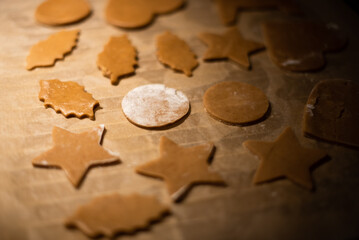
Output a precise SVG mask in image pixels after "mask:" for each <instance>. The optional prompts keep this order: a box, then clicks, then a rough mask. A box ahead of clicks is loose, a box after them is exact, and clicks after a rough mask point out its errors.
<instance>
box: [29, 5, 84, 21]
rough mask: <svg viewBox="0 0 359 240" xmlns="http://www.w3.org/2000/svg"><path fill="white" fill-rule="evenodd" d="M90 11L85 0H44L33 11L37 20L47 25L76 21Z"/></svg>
mask: <svg viewBox="0 0 359 240" xmlns="http://www.w3.org/2000/svg"><path fill="white" fill-rule="evenodd" d="M90 13H91V6H90V5H89V3H88V2H87V1H86V0H46V1H44V2H43V3H41V4H40V5H39V6H38V7H37V9H36V12H35V18H36V20H37V21H38V22H40V23H43V24H47V25H63V24H69V23H73V22H77V21H79V20H81V19H83V18H85V17H87V16H88V15H89V14H90Z"/></svg>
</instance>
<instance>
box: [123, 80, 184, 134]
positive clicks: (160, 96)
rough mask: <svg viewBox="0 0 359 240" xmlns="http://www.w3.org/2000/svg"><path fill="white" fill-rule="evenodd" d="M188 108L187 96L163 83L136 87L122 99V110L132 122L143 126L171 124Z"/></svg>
mask: <svg viewBox="0 0 359 240" xmlns="http://www.w3.org/2000/svg"><path fill="white" fill-rule="evenodd" d="M188 110H189V101H188V98H187V97H186V96H185V95H184V94H183V93H182V92H181V91H178V90H176V89H173V88H167V87H165V85H163V84H148V85H143V86H140V87H137V88H135V89H133V90H131V91H130V92H128V93H127V95H126V96H125V97H124V98H123V100H122V111H123V113H124V114H125V116H126V117H127V118H128V119H129V120H130V121H131V122H133V123H135V124H137V125H139V126H143V127H161V126H165V125H168V124H171V123H173V122H175V121H177V120H179V119H181V118H182V117H183V116H184V115H186V114H187V112H188Z"/></svg>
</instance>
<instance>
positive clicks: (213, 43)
mask: <svg viewBox="0 0 359 240" xmlns="http://www.w3.org/2000/svg"><path fill="white" fill-rule="evenodd" d="M199 39H200V40H201V41H202V42H204V43H205V44H206V45H207V46H208V50H207V51H206V53H205V54H204V57H203V59H204V60H217V59H230V60H232V61H234V62H236V63H238V64H239V65H240V66H243V67H245V68H247V69H249V68H250V67H251V64H250V62H249V59H248V55H249V54H251V53H254V52H256V51H259V50H262V49H264V48H265V47H264V45H263V44H261V43H258V42H255V41H250V40H246V39H244V38H243V37H242V35H241V34H240V32H239V31H238V30H237V28H236V27H232V28H230V29H228V30H227V32H226V33H224V34H223V35H218V34H213V33H202V34H201V35H199Z"/></svg>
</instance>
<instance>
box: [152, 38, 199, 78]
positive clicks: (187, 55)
mask: <svg viewBox="0 0 359 240" xmlns="http://www.w3.org/2000/svg"><path fill="white" fill-rule="evenodd" d="M157 57H158V60H160V62H162V63H163V64H165V65H167V66H170V67H171V68H172V69H174V70H178V71H181V72H183V73H184V74H186V75H187V76H188V77H190V76H192V69H194V68H195V67H197V66H198V62H197V60H196V55H195V54H194V53H193V52H192V51H191V49H190V48H189V46H188V45H187V43H186V42H185V41H183V40H182V39H180V38H178V37H177V36H176V35H174V34H172V33H170V32H165V33H163V34H161V35H160V36H158V38H157Z"/></svg>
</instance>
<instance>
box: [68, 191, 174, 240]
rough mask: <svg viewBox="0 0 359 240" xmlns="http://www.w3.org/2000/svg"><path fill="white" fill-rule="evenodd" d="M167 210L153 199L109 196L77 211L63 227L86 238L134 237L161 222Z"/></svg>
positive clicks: (100, 198) (147, 197)
mask: <svg viewBox="0 0 359 240" xmlns="http://www.w3.org/2000/svg"><path fill="white" fill-rule="evenodd" d="M168 212H169V208H168V207H167V206H165V205H163V204H161V203H160V202H159V201H158V200H157V199H156V198H155V197H149V196H144V195H139V194H132V195H128V196H122V195H119V194H111V195H107V196H101V197H97V198H95V199H93V200H92V201H91V202H89V203H87V204H86V205H83V206H81V207H79V208H78V209H77V211H76V213H75V214H74V215H73V216H71V217H70V218H68V219H67V220H66V222H65V225H67V226H68V227H72V226H76V227H78V228H79V229H80V230H81V231H82V232H84V233H85V234H86V235H88V236H89V237H96V236H99V235H105V236H107V237H114V236H115V235H116V234H117V233H133V232H135V231H136V230H139V229H143V228H147V227H148V226H149V225H150V224H151V222H153V221H155V220H156V221H157V220H159V219H161V218H162V217H163V216H164V214H165V213H168Z"/></svg>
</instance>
